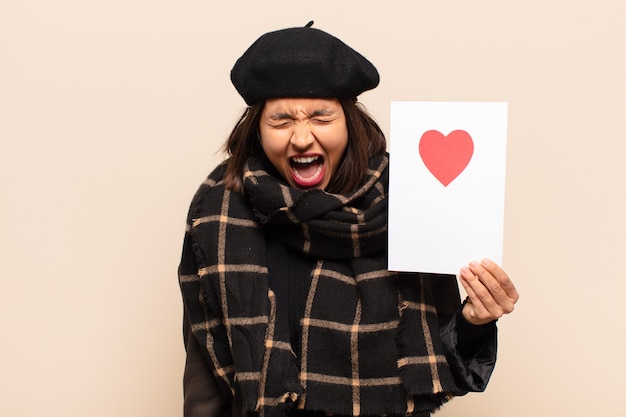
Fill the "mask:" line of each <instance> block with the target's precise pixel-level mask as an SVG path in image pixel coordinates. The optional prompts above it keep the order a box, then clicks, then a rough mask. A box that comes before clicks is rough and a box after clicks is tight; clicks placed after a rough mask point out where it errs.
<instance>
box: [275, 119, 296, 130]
mask: <svg viewBox="0 0 626 417" xmlns="http://www.w3.org/2000/svg"><path fill="white" fill-rule="evenodd" d="M290 125H291V122H290V121H289V120H285V121H280V122H274V123H272V127H273V128H277V129H280V128H283V127H288V126H290Z"/></svg>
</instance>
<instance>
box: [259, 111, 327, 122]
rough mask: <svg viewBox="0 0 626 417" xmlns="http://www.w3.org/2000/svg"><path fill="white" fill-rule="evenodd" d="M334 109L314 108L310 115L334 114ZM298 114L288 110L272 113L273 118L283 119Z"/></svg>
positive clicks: (291, 117)
mask: <svg viewBox="0 0 626 417" xmlns="http://www.w3.org/2000/svg"><path fill="white" fill-rule="evenodd" d="M333 113H334V112H333V111H332V110H330V109H318V110H314V111H313V112H312V113H311V114H309V116H308V117H317V116H332V115H333ZM295 118H296V116H295V115H293V114H291V113H286V112H277V113H274V114H271V115H270V119H271V120H283V119H295Z"/></svg>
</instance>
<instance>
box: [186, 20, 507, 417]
mask: <svg viewBox="0 0 626 417" xmlns="http://www.w3.org/2000/svg"><path fill="white" fill-rule="evenodd" d="M310 25H311V24H309V25H307V26H306V27H304V28H291V29H285V30H280V31H276V32H270V33H267V34H265V35H263V36H261V37H260V38H259V39H258V40H257V41H256V42H255V43H254V44H252V46H250V48H249V49H248V50H247V51H246V52H245V53H244V54H243V55H242V57H241V58H240V59H239V60H238V61H237V62H236V64H235V66H234V67H233V70H232V72H231V79H232V82H233V84H234V85H235V87H236V88H237V90H238V92H239V93H240V94H241V96H242V97H243V98H244V100H245V101H246V103H247V104H248V105H249V107H248V108H247V109H246V111H245V112H244V114H243V116H242V117H241V119H240V120H239V122H238V123H237V125H236V126H235V128H234V129H233V131H232V133H231V135H230V137H229V138H228V141H227V143H226V145H225V148H226V150H227V151H228V152H229V154H230V158H229V159H228V160H227V161H225V162H224V163H222V164H221V165H220V166H219V167H218V168H217V169H216V170H215V171H213V172H212V173H211V174H210V175H209V177H208V178H207V180H206V181H205V182H204V183H203V184H202V186H201V187H200V189H199V190H198V192H197V193H196V195H195V197H194V199H193V201H192V204H191V208H190V210H189V217H188V228H187V233H186V235H185V243H184V248H183V255H182V260H181V264H180V270H179V278H180V285H181V291H182V294H183V300H184V304H185V318H184V329H185V342H186V343H185V346H186V349H187V363H186V368H185V377H184V388H185V415H186V416H187V417H189V416H194V417H195V416H218V415H219V416H221V415H236V416H238V415H245V414H251V413H254V414H257V413H258V414H260V415H261V416H265V415H286V414H302V415H304V414H339V415H406V414H409V415H414V416H427V415H430V413H431V412H433V411H434V410H436V409H437V408H438V407H440V406H441V405H442V404H443V403H444V402H446V401H447V400H449V399H450V398H451V397H453V396H455V395H463V394H465V393H466V392H468V391H482V390H484V389H485V386H486V383H487V381H488V379H489V376H490V375H491V372H492V370H493V366H494V364H495V354H496V326H495V321H496V320H497V319H498V318H499V317H500V316H502V315H503V314H505V313H508V312H511V311H512V310H513V305H514V303H515V302H516V301H517V298H518V295H517V292H516V290H515V287H514V286H513V284H512V283H511V281H510V280H509V278H508V277H507V275H506V273H505V272H504V271H503V270H502V269H501V268H500V267H499V266H498V265H496V264H494V263H493V262H489V261H487V260H483V261H482V262H481V263H476V262H471V263H470V264H469V265H468V266H465V267H463V268H462V269H461V273H460V279H461V282H462V284H463V286H464V287H465V289H466V291H467V293H468V298H467V300H466V302H464V303H463V304H461V302H460V299H459V292H458V287H457V284H456V280H455V277H453V276H432V275H427V274H418V273H397V272H393V271H388V270H387V255H386V239H387V228H386V226H387V183H388V176H387V173H388V171H387V165H388V158H387V155H386V152H385V138H384V136H383V134H382V132H381V130H380V128H379V127H378V125H377V124H376V122H375V121H374V120H373V119H372V118H371V117H370V116H369V115H368V114H367V113H366V112H365V111H364V109H363V108H362V107H361V106H360V105H359V104H358V103H357V101H356V97H357V96H358V95H359V94H360V93H362V92H363V91H366V90H369V89H372V88H374V87H376V86H377V85H378V82H379V76H378V72H377V71H376V69H375V68H374V66H373V65H372V64H371V63H370V62H369V61H368V60H367V59H365V58H364V57H363V56H362V55H360V54H359V53H357V52H356V51H354V50H353V49H351V48H350V47H348V46H347V45H345V44H344V43H343V42H341V41H340V40H339V39H337V38H335V37H333V36H331V35H329V34H327V33H325V32H322V31H320V30H317V29H313V28H311V27H310ZM416 256H419V254H416Z"/></svg>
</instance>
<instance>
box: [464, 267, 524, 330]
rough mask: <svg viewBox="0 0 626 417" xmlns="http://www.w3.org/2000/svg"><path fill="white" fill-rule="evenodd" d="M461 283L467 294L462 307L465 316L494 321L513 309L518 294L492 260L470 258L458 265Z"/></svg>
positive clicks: (471, 320)
mask: <svg viewBox="0 0 626 417" xmlns="http://www.w3.org/2000/svg"><path fill="white" fill-rule="evenodd" d="M460 278H461V284H462V285H463V287H464V288H465V291H466V292H467V295H468V297H469V302H468V303H467V304H466V307H465V308H464V311H463V313H464V315H465V318H466V319H467V320H468V321H470V322H471V323H474V324H482V323H487V322H489V321H492V320H496V319H498V318H500V317H502V315H504V314H508V313H510V312H512V311H513V309H514V306H515V303H516V302H517V300H518V299H519V294H518V293H517V289H516V288H515V285H514V284H513V282H512V281H511V279H510V278H509V277H508V275H507V274H506V273H505V272H504V270H503V269H502V268H501V267H500V266H498V265H497V264H495V263H494V262H492V261H490V260H488V259H484V260H483V261H481V263H478V262H475V261H472V262H470V264H469V266H465V267H463V268H461V274H460Z"/></svg>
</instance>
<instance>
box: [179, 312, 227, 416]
mask: <svg viewBox="0 0 626 417" xmlns="http://www.w3.org/2000/svg"><path fill="white" fill-rule="evenodd" d="M183 321H184V323H183V337H184V341H185V350H186V351H187V359H186V361H185V374H184V376H183V393H184V397H183V398H184V402H183V410H184V417H220V416H225V415H227V414H228V410H227V408H228V407H227V405H226V403H225V401H224V399H223V397H222V394H221V392H220V389H219V387H218V385H217V380H216V379H215V376H214V375H213V372H212V371H211V369H210V367H209V365H208V364H207V363H206V360H205V358H204V355H203V354H202V351H201V349H200V343H199V342H198V339H196V338H195V336H194V335H193V333H192V332H191V328H190V325H189V320H187V317H186V316H185V317H184V319H183Z"/></svg>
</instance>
